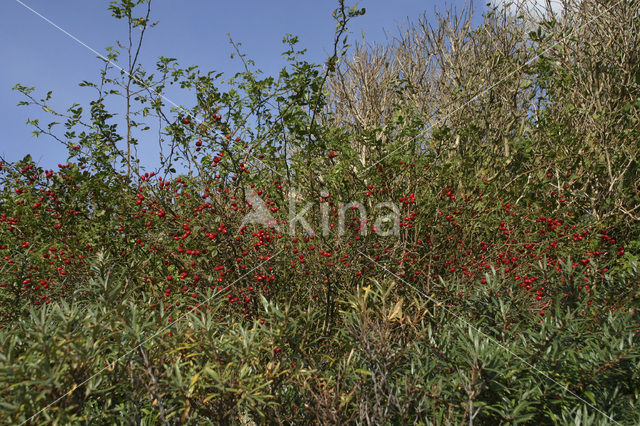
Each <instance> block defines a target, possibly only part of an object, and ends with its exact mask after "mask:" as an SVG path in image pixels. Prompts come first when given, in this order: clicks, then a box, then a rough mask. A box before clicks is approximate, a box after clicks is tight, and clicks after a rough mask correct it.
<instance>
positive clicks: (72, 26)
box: [0, 0, 544, 168]
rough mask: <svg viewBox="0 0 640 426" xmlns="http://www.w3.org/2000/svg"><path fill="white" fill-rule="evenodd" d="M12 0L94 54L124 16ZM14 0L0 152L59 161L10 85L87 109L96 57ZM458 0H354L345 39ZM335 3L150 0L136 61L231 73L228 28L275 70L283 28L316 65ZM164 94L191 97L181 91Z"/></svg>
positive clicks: (2, 88) (5, 17) (380, 31)
mask: <svg viewBox="0 0 640 426" xmlns="http://www.w3.org/2000/svg"><path fill="white" fill-rule="evenodd" d="M541 1H544V0H541ZM20 2H22V3H24V4H25V5H27V6H29V7H30V8H32V9H34V10H35V11H37V12H38V13H40V14H42V15H43V16H44V17H46V18H47V19H49V20H51V21H52V22H54V23H55V24H56V25H58V26H60V27H61V28H63V29H64V30H66V31H67V32H69V33H70V34H72V35H74V36H75V37H77V38H78V39H79V40H81V41H82V42H84V43H85V44H87V45H88V46H90V47H91V48H93V49H95V50H97V51H98V52H100V53H104V52H105V47H106V46H113V45H115V40H123V41H124V40H125V38H126V23H125V22H124V20H116V19H115V18H113V17H112V16H111V14H110V12H109V11H108V9H107V8H108V5H109V1H108V0H90V1H88V0H56V1H52V0H20ZM20 2H18V1H16V0H0V34H1V35H0V58H1V59H0V125H1V126H2V131H1V133H0V155H1V156H2V157H3V158H4V159H5V160H7V161H16V160H19V159H21V158H22V157H24V155H26V154H31V155H32V157H33V158H34V160H35V161H36V162H37V163H38V164H39V165H41V166H43V167H46V168H53V167H55V166H56V165H57V164H58V163H61V162H64V161H65V159H66V150H65V149H64V148H63V147H62V146H61V145H60V144H59V143H58V142H56V141H54V140H52V139H51V138H49V137H47V136H44V135H43V136H41V137H40V138H35V137H33V136H32V135H31V132H32V130H33V129H32V128H31V127H30V126H27V125H26V124H25V121H26V119H27V118H31V119H34V118H40V119H41V123H47V122H48V121H47V120H48V117H49V116H48V114H46V113H44V111H42V110H39V109H38V108H34V107H24V106H23V107H17V106H16V104H17V103H18V102H19V101H21V100H23V98H22V95H21V94H19V93H18V92H15V91H12V90H11V88H12V87H13V86H14V85H15V84H16V83H21V84H23V85H25V86H35V87H36V92H35V95H36V96H38V95H42V96H43V95H44V94H45V93H46V92H47V91H49V90H52V91H53V100H52V102H51V105H52V106H53V107H55V108H57V109H58V110H63V111H64V110H66V108H67V107H68V106H70V105H72V104H73V103H79V104H81V105H82V106H84V107H85V109H87V108H86V107H88V102H89V101H90V100H91V99H92V98H93V97H94V92H93V91H92V89H88V88H81V87H78V83H79V82H81V81H82V80H88V81H92V82H94V81H97V80H98V77H99V69H100V66H101V62H100V61H99V60H98V59H96V55H95V54H94V53H92V52H91V51H90V50H88V49H87V48H86V47H83V46H82V45H80V44H79V43H78V42H76V41H74V40H73V39H72V38H70V37H69V36H67V35H65V34H64V33H63V32H62V31H60V30H58V29H56V28H55V27H53V26H52V25H51V24H49V23H47V22H46V21H45V20H43V19H42V18H41V17H39V16H37V15H36V14H34V13H33V12H32V11H30V10H28V9H27V8H25V7H24V6H23V5H22V4H21V3H20ZM463 4H464V0H449V1H448V2H446V3H445V2H442V1H439V0H393V1H390V0H361V1H360V2H359V3H358V6H359V7H365V8H366V9H367V13H366V14H365V15H364V16H362V17H358V18H356V19H355V20H354V21H352V24H351V26H350V28H351V34H352V35H351V41H356V40H359V39H360V38H361V33H362V31H364V32H365V34H366V39H367V41H368V42H383V41H384V40H385V37H386V36H385V31H386V32H387V33H391V34H393V33H394V32H395V31H396V29H397V26H398V24H401V23H403V22H406V21H407V19H410V20H414V21H415V20H416V19H417V18H418V17H419V16H420V15H421V14H423V13H426V14H427V17H428V18H429V19H430V20H431V21H432V22H434V20H433V19H434V18H433V17H434V12H435V11H437V10H444V8H445V7H446V6H447V5H450V6H454V7H458V8H460V7H462V6H463ZM336 6H337V1H333V0H271V1H263V0H262V1H258V0H235V1H218V0H210V1H205V0H183V1H176V0H154V1H153V2H152V12H151V13H152V15H151V17H152V20H157V21H159V24H158V26H156V27H155V28H152V29H150V30H149V31H148V32H147V34H146V36H145V44H144V46H143V57H142V64H143V66H144V67H145V69H147V70H148V71H152V70H154V69H155V59H156V58H157V57H158V56H166V57H174V58H177V59H178V60H179V62H180V64H181V65H182V66H189V65H199V66H200V67H201V69H202V70H205V71H209V70H216V71H222V72H224V73H225V75H226V76H231V75H232V74H233V73H235V72H237V71H240V70H241V63H240V62H239V61H238V60H237V59H230V55H231V53H232V51H233V50H232V47H231V46H230V44H229V41H228V36H227V33H230V35H231V36H232V37H233V39H234V40H235V41H237V42H240V43H242V50H243V52H244V53H246V54H247V56H248V58H251V59H253V60H254V61H255V62H256V66H257V67H258V68H260V69H262V70H263V71H264V72H265V74H267V75H275V74H277V73H278V72H279V70H280V69H281V68H282V67H283V66H284V64H285V61H284V60H283V58H282V56H281V52H282V51H283V45H282V38H283V36H284V34H286V33H291V34H294V35H297V36H299V38H300V44H299V46H300V47H303V48H306V49H308V51H307V58H308V59H309V60H310V61H312V62H317V63H322V62H324V60H325V59H326V58H327V56H328V54H329V51H330V48H331V42H332V39H333V35H334V30H335V21H333V19H332V17H331V12H332V11H333V10H334V9H335V7H336ZM474 7H475V8H476V20H477V21H479V20H480V15H481V14H482V12H483V11H485V10H486V5H485V2H483V1H476V2H475V3H474ZM170 98H171V100H173V101H175V102H176V103H178V104H182V105H186V106H190V105H192V100H191V99H189V98H187V97H181V96H180V95H175V97H174V96H173V95H172V96H170ZM62 129H63V127H62V126H60V130H62ZM153 143H154V144H155V143H156V141H155V140H154V142H153ZM155 149H156V145H150V146H146V145H145V144H144V142H143V143H142V145H141V150H142V151H143V152H142V153H141V155H140V157H141V159H142V161H143V163H145V162H151V163H153V162H154V160H153V159H154V158H155V153H154V152H153V151H154V150H155Z"/></svg>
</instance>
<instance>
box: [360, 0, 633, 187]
mask: <svg viewBox="0 0 640 426" xmlns="http://www.w3.org/2000/svg"><path fill="white" fill-rule="evenodd" d="M623 1H624V0H620V1H618V2H617V3H614V4H613V5H612V6H611V7H609V8H607V9H605V10H604V12H602V13H600V14H599V15H597V16H595V17H594V18H592V19H590V20H588V21H587V22H585V23H584V24H583V25H582V26H581V28H582V27H586V26H587V25H589V24H590V23H591V22H593V21H595V20H596V19H598V18H599V17H601V16H602V15H604V14H605V13H607V12H609V11H610V10H611V9H613V8H614V7H615V6H617V5H618V4H620V3H622V2H623ZM571 36H572V34H568V35H567V36H565V37H562V38H560V40H558V41H556V42H555V43H554V44H553V45H551V46H549V47H547V48H546V49H544V50H543V51H542V52H540V53H537V54H536V55H535V56H534V57H532V58H531V59H529V60H528V61H527V62H525V63H524V64H523V65H522V66H520V67H519V68H517V69H516V70H515V71H513V72H511V73H509V74H507V75H506V77H503V78H502V79H500V80H498V81H497V82H496V83H495V84H492V85H491V86H489V87H487V88H486V89H484V90H482V91H480V92H479V93H477V94H476V95H474V96H473V97H472V98H471V99H469V100H468V101H467V102H465V103H463V104H462V105H460V106H459V107H458V108H456V109H455V110H453V111H452V112H450V113H448V114H446V115H445V116H444V117H442V118H440V119H438V120H436V122H435V124H434V125H440V124H442V123H444V121H445V120H446V119H448V118H449V117H450V116H452V115H453V114H455V113H456V112H458V111H460V110H461V109H462V108H464V107H466V106H467V105H469V104H470V103H471V102H474V101H475V100H477V99H478V98H479V97H481V96H483V95H485V94H486V93H488V92H489V91H490V90H491V89H493V88H494V87H496V86H497V85H499V84H500V83H503V82H505V81H506V80H507V79H509V78H511V77H512V76H513V75H514V74H516V73H518V72H520V71H522V69H523V68H524V67H526V66H528V65H529V64H530V63H531V62H533V61H535V60H536V59H538V58H539V57H540V55H544V54H545V53H547V52H548V51H550V50H551V49H553V46H554V45H555V44H557V43H559V42H561V41H564V40H566V39H568V38H569V37H571ZM436 114H437V113H434V114H433V115H432V116H431V118H434V117H435V115H436ZM434 125H431V126H430V128H429V129H427V130H424V131H423V132H422V133H421V134H420V135H418V136H415V137H414V138H413V139H412V140H409V141H407V142H405V143H403V144H402V145H400V146H399V147H398V148H396V149H394V150H393V151H391V152H390V153H388V154H387V155H385V156H384V157H382V158H380V159H377V160H376V161H375V162H374V164H372V165H370V166H369V167H367V168H366V169H364V170H362V171H361V172H360V173H358V174H359V175H361V174H362V173H364V172H366V171H367V170H369V169H370V168H372V167H375V166H376V165H378V164H380V162H381V161H384V160H385V159H386V158H388V157H389V156H391V155H393V154H395V153H396V152H398V151H399V150H401V149H403V148H404V147H406V146H407V145H408V144H409V143H411V142H415V139H417V138H419V137H422V136H425V135H427V134H428V133H429V132H430V131H431V128H433V126H434Z"/></svg>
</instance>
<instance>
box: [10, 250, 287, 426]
mask: <svg viewBox="0 0 640 426" xmlns="http://www.w3.org/2000/svg"><path fill="white" fill-rule="evenodd" d="M283 250H284V249H282V250H280V251H278V252H277V253H276V254H274V255H273V256H270V257H269V259H267V260H265V261H264V262H262V263H260V264H259V265H258V266H256V267H255V268H252V269H251V270H249V271H247V272H246V273H245V274H244V275H242V276H240V277H239V278H238V279H236V280H235V281H233V282H232V283H230V284H227V285H226V286H225V287H224V288H227V287H231V286H232V285H234V284H235V283H237V282H238V281H240V280H241V279H243V278H244V277H246V276H247V275H249V274H250V273H252V272H253V271H255V270H256V269H258V268H259V267H261V266H262V265H264V264H265V263H267V262H269V261H270V260H273V258H275V257H276V256H278V255H279V254H280V253H282V251H283ZM224 288H223V290H220V291H217V292H215V293H214V294H212V295H211V296H209V297H208V298H206V299H205V300H204V301H203V302H202V303H203V304H204V303H207V302H208V301H210V300H211V299H213V298H214V297H216V296H217V295H219V294H220V293H222V292H223V291H226V290H224ZM190 313H191V312H185V313H184V314H183V315H181V316H179V317H178V318H177V319H176V320H175V321H173V322H172V323H171V324H169V325H166V326H164V327H162V328H160V329H159V330H158V331H156V332H155V333H154V334H153V335H152V336H151V337H149V338H147V339H145V340H144V341H143V342H141V343H140V344H138V345H136V346H135V347H134V348H133V349H131V350H129V351H128V352H126V353H125V354H124V355H122V356H120V357H119V358H117V359H116V360H115V361H113V362H112V363H111V365H108V366H106V367H104V368H103V369H102V370H100V371H98V372H97V373H95V374H93V375H92V376H90V377H89V378H88V379H86V380H84V381H82V382H81V383H78V384H77V385H76V386H75V387H74V388H73V389H71V390H69V391H68V392H66V393H65V394H64V395H62V396H61V397H59V398H58V399H56V400H55V401H53V402H51V403H50V404H48V405H47V406H46V407H44V408H43V409H41V410H40V411H38V412H37V413H35V414H34V415H32V416H31V417H29V418H28V419H27V420H25V421H24V422H22V423H20V425H21V426H22V425H23V424H25V423H27V422H29V421H31V420H33V419H34V418H36V417H37V416H39V415H40V414H41V413H42V412H44V411H46V410H47V409H48V408H49V407H51V406H52V405H55V404H57V403H58V402H60V401H62V400H63V399H64V398H66V397H68V396H69V395H71V394H72V393H73V392H75V391H76V390H77V389H78V388H79V387H81V386H82V385H84V384H86V383H87V382H88V381H89V380H91V379H93V378H94V377H96V376H98V375H100V374H102V372H103V371H104V370H106V369H107V368H110V367H111V366H112V365H115V364H116V363H118V362H120V360H122V358H124V357H126V356H127V355H129V354H131V353H132V352H133V351H135V350H136V349H138V348H139V347H141V346H142V345H144V344H146V343H147V342H149V341H151V340H153V339H155V338H156V337H158V335H159V334H160V333H162V332H163V331H165V330H166V329H168V328H170V327H172V326H174V325H175V324H176V323H177V322H178V321H180V320H181V319H183V318H185V317H186V316H188V315H189V314H190Z"/></svg>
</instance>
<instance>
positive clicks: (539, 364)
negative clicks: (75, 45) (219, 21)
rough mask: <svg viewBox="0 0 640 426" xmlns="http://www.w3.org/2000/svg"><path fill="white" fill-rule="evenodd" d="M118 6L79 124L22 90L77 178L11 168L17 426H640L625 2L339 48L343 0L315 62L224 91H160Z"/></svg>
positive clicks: (629, 30)
mask: <svg viewBox="0 0 640 426" xmlns="http://www.w3.org/2000/svg"><path fill="white" fill-rule="evenodd" d="M109 9H110V11H111V13H112V14H113V16H114V17H115V18H117V19H121V20H123V21H124V22H126V23H127V25H128V27H129V34H130V36H129V37H128V39H127V42H125V43H119V44H118V47H111V48H108V49H107V53H106V54H105V57H103V58H102V59H101V62H102V68H101V71H100V75H99V79H98V81H97V82H93V83H92V82H82V83H81V85H82V86H85V87H87V88H88V89H89V90H92V91H94V93H95V100H94V101H92V102H91V103H90V105H88V106H81V105H73V106H71V107H69V108H68V109H66V110H59V109H58V108H56V107H55V106H54V105H53V101H52V93H51V92H48V93H47V94H45V95H44V96H41V95H37V93H36V90H35V88H32V87H27V86H24V85H21V84H18V85H16V90H18V91H19V92H21V93H22V94H23V95H24V97H25V101H24V102H22V104H24V105H31V106H37V107H41V108H44V109H45V111H48V112H50V113H51V114H52V116H53V121H52V122H50V123H46V124H42V123H40V121H38V120H29V123H30V124H31V125H33V126H34V132H35V133H36V135H43V136H48V137H50V138H52V139H53V140H55V141H57V142H59V143H61V144H63V145H64V146H65V147H67V148H68V153H69V154H68V160H67V161H66V162H65V163H64V164H60V165H59V166H58V169H57V170H45V169H43V168H42V167H41V166H39V165H38V164H35V163H34V161H33V160H32V158H31V157H30V156H27V157H25V158H24V159H23V160H21V161H17V162H8V161H4V160H3V161H2V164H1V165H0V184H1V189H0V192H1V197H0V256H1V263H0V324H1V326H2V328H1V329H0V380H1V381H2V383H3V384H4V386H3V388H2V390H0V394H1V398H0V399H1V401H0V407H1V408H0V420H2V421H3V422H6V423H21V422H32V423H36V422H37V423H52V424H66V423H85V422H95V421H98V422H101V423H113V422H118V423H131V424H139V423H145V424H146V423H197V424H205V423H216V424H218V423H223V424H227V423H228V424H231V423H245V424H250V423H252V422H255V423H293V424H307V423H314V422H315V423H339V422H349V423H364V424H403V423H409V422H411V423H418V424H445V423H446V424H451V423H457V424H460V423H464V422H468V423H469V424H473V423H474V422H476V423H478V424H489V423H495V422H499V423H500V424H521V423H528V424H548V423H563V424H564V423H575V424H608V423H621V424H637V423H638V422H640V414H639V413H640V402H639V398H640V385H639V384H640V360H639V357H640V350H639V349H638V338H639V336H638V333H639V330H640V318H639V314H638V312H637V307H638V298H639V296H640V287H639V281H638V267H637V263H638V256H639V255H640V225H639V222H638V219H639V218H640V169H639V165H638V158H637V156H638V149H639V148H640V143H639V142H640V135H639V131H640V126H639V118H640V96H639V94H640V58H639V55H640V31H639V29H640V28H639V27H640V15H639V8H638V2H637V1H633V0H622V1H619V2H601V1H596V0H583V1H581V2H574V1H567V2H565V4H564V9H565V10H564V12H563V13H559V14H555V15H554V14H553V13H551V11H550V10H547V11H545V12H544V13H541V14H539V15H534V13H533V11H532V10H527V9H526V8H520V9H518V13H511V12H508V11H504V10H501V9H497V8H494V9H491V10H489V11H488V12H487V13H485V14H484V15H483V17H482V18H483V19H482V22H481V23H480V24H479V25H477V26H473V25H472V20H471V16H472V11H471V10H470V9H464V10H462V11H461V12H460V13H454V12H452V11H446V12H445V13H443V14H442V15H439V17H438V20H437V22H435V23H433V22H431V23H430V22H428V21H427V19H426V17H422V18H421V19H418V20H417V21H416V22H413V23H411V22H410V23H408V24H406V25H405V26H403V27H401V28H399V30H398V32H397V34H396V36H395V38H393V39H391V40H389V41H388V43H387V44H384V45H376V46H372V45H368V44H365V43H360V44H358V43H356V44H355V45H353V46H350V45H349V44H348V39H347V36H348V34H349V32H348V25H349V22H350V20H351V19H354V18H357V17H358V16H359V15H362V14H364V9H359V8H357V7H349V6H347V5H345V3H344V2H343V1H342V0H341V1H340V2H339V3H338V8H337V9H336V11H335V12H334V17H335V19H336V24H337V29H336V35H335V40H334V43H333V47H334V51H333V54H332V55H331V56H330V57H329V58H328V60H327V61H326V63H324V64H314V63H310V62H308V61H307V60H306V59H305V56H304V55H305V51H304V50H303V49H301V48H300V47H299V46H298V40H297V38H296V37H294V36H286V37H285V38H284V45H285V53H284V55H285V57H286V58H287V61H288V65H287V66H286V67H285V68H283V69H282V71H281V72H280V73H279V74H278V75H276V76H264V75H263V74H262V73H261V72H260V70H259V69H257V68H256V67H255V64H254V63H253V62H252V61H251V60H249V59H248V58H246V56H245V55H243V54H242V53H241V52H240V50H239V47H238V46H236V47H238V58H239V59H240V63H241V64H242V66H243V70H242V71H241V72H238V73H237V74H235V75H234V76H232V77H231V78H225V76H223V75H221V74H218V73H216V72H213V71H212V72H206V71H203V70H200V69H199V68H198V67H197V66H191V67H186V68H183V67H180V65H179V64H178V62H177V60H176V59H173V58H164V57H161V58H159V59H158V61H157V64H156V69H155V70H154V72H149V71H145V70H144V69H143V68H142V66H141V64H140V63H139V52H140V50H141V48H142V41H143V38H144V34H145V32H146V31H147V30H149V29H150V28H152V27H153V26H154V25H155V23H153V21H152V20H151V2H150V1H145V0H136V1H130V0H120V1H115V2H111V5H110V8H109ZM116 63H118V64H126V65H124V66H123V68H118V67H116V65H115V64H116ZM171 85H173V86H177V87H179V88H181V89H183V90H185V91H187V92H188V93H190V94H192V95H193V105H191V106H179V107H176V106H173V107H172V106H171V102H170V101H169V100H168V99H167V97H166V96H165V93H166V91H167V89H168V87H169V86H171ZM118 103H120V105H122V108H121V109H117V110H116V111H114V110H111V109H109V107H108V105H116V104H118ZM167 104H169V105H167ZM157 123H160V124H157ZM152 138H157V141H158V146H159V162H160V167H158V168H156V169H155V170H153V171H150V170H149V169H148V168H145V165H144V164H141V163H140V161H139V160H138V158H137V149H138V147H139V145H140V144H139V142H140V141H141V140H145V141H148V140H150V139H152ZM145 144H146V142H145ZM292 194H293V195H292ZM256 197H259V198H256ZM259 199H261V200H263V201H264V204H263V206H262V207H263V210H264V211H263V213H264V212H265V211H266V212H267V213H268V214H269V215H271V216H272V217H273V218H275V220H276V223H275V224H271V225H270V226H269V225H268V224H264V223H263V224H260V223H248V222H246V217H247V215H248V214H249V215H250V214H255V212H256V208H257V204H258V201H259ZM292 202H294V203H295V205H294V207H293V210H294V216H295V215H297V214H299V213H300V212H301V211H303V210H304V209H305V205H307V203H312V204H311V207H309V209H308V210H305V213H304V216H303V217H304V219H305V220H306V221H307V222H308V223H309V224H310V225H311V227H312V228H313V230H314V231H315V234H310V233H309V232H305V231H304V229H303V228H302V226H301V223H300V222H299V221H298V223H293V224H292V223H289V221H290V219H291V218H290V213H291V211H290V210H291V205H292ZM353 202H358V203H361V205H362V206H363V207H364V208H366V211H367V214H368V216H367V218H366V219H364V218H362V217H361V216H360V214H359V212H360V210H357V209H353V208H352V207H354V205H352V204H351V205H350V203H353ZM379 203H393V204H394V205H395V206H397V209H398V216H397V221H396V220H395V219H394V217H393V215H389V213H390V211H391V210H392V209H391V207H390V206H391V204H387V205H386V206H387V207H386V208H377V207H376V206H379ZM323 213H328V216H329V221H328V222H327V226H326V232H325V231H324V230H323V229H322V228H323V216H322V214H323ZM385 215H386V216H387V219H388V220H387V221H386V222H385V221H382V220H377V219H379V218H381V217H384V216H385ZM345 218H346V219H345ZM341 219H342V221H341ZM341 222H346V224H345V232H341V231H340V229H341ZM290 225H295V232H294V231H292V230H291V229H290ZM376 227H377V228H376ZM382 228H384V229H382ZM381 229H382V230H383V231H390V230H394V229H397V230H398V232H396V233H395V234H394V233H391V235H383V234H381V233H380V231H381Z"/></svg>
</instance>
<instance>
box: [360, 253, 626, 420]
mask: <svg viewBox="0 0 640 426" xmlns="http://www.w3.org/2000/svg"><path fill="white" fill-rule="evenodd" d="M358 253H360V254H361V255H363V256H364V257H366V258H367V259H369V260H370V261H371V262H373V264H375V265H376V266H379V267H380V268H382V269H383V270H384V271H385V272H387V273H389V274H391V275H393V276H394V277H396V278H397V279H399V280H400V281H402V282H403V283H405V284H406V285H408V286H409V287H410V288H411V289H413V290H414V291H416V292H417V293H419V294H420V295H422V296H424V297H425V298H426V299H428V300H430V301H432V302H434V303H435V304H436V306H442V308H443V309H444V310H446V311H447V312H449V313H450V314H451V315H453V316H454V317H456V318H458V319H460V320H461V321H462V322H464V323H465V324H466V325H468V326H469V327H471V328H472V329H474V330H475V331H476V332H478V333H480V334H482V335H483V336H485V337H487V339H489V340H490V341H491V342H493V343H495V344H496V345H498V346H500V347H501V348H502V349H504V350H505V351H506V352H507V353H509V354H510V355H511V356H513V357H514V358H516V359H518V360H520V361H522V362H523V363H524V364H525V365H526V366H527V367H529V368H530V369H531V370H533V371H535V372H536V373H539V374H540V375H542V376H544V377H545V378H547V379H549V380H551V381H552V382H554V383H555V384H557V385H560V387H562V388H563V389H564V390H566V391H567V392H569V393H570V394H571V395H573V396H575V397H576V398H578V399H579V400H580V401H582V402H584V403H585V404H587V405H588V406H589V407H591V408H593V409H594V410H596V411H597V412H599V413H600V414H602V415H603V416H605V417H606V418H608V419H609V420H611V421H612V422H614V423H616V424H620V423H618V422H617V421H616V420H615V419H614V418H613V417H611V416H609V415H608V414H607V413H605V412H604V411H602V410H600V409H599V408H598V407H596V406H594V405H593V404H590V403H589V402H588V401H586V400H585V399H584V398H582V397H580V396H579V395H577V394H576V393H574V392H572V391H571V389H569V388H568V387H567V386H565V385H563V384H562V383H560V382H558V381H557V380H555V379H554V378H553V377H550V376H549V375H548V374H547V373H545V372H544V371H540V370H538V369H537V368H536V367H534V366H533V365H531V364H530V363H529V362H528V361H526V360H525V359H524V358H522V357H521V356H519V355H517V354H515V353H513V352H512V351H511V350H509V348H507V347H506V346H504V345H503V344H502V343H500V342H498V341H497V340H496V339H495V338H493V337H491V336H490V335H488V334H487V333H485V332H484V331H482V330H480V329H479V328H478V327H476V326H475V325H473V324H471V323H470V322H468V321H467V320H465V319H464V318H462V317H461V316H459V315H458V314H456V313H454V312H453V311H451V309H449V308H447V307H446V306H445V304H444V303H442V302H440V301H439V300H436V299H434V298H433V297H431V296H429V295H427V294H426V293H425V292H424V291H422V290H420V289H419V288H417V287H416V286H414V285H412V284H411V283H409V282H408V281H407V280H405V279H404V278H401V277H400V276H398V275H396V274H394V273H393V272H391V271H390V270H388V269H387V268H385V267H384V266H383V265H382V264H380V263H378V262H377V261H376V260H375V259H374V258H372V257H371V256H369V255H367V254H365V253H363V252H362V251H360V250H358Z"/></svg>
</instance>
